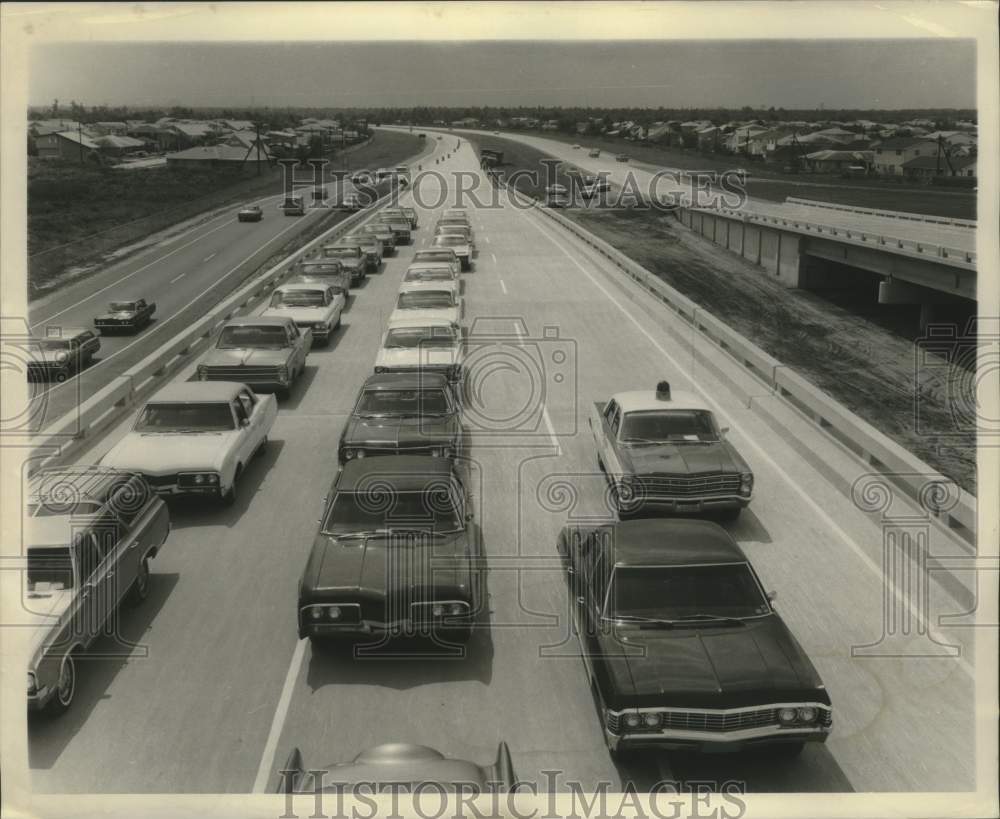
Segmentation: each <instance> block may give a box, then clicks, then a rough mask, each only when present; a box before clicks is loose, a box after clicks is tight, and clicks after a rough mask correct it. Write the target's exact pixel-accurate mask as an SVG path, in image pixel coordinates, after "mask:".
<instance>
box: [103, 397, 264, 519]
mask: <svg viewBox="0 0 1000 819" xmlns="http://www.w3.org/2000/svg"><path fill="white" fill-rule="evenodd" d="M277 416H278V402H277V399H276V398H275V397H274V396H273V395H257V394H256V393H254V391H253V390H252V389H250V388H249V387H248V386H246V385H245V384H237V383H236V382H234V381H188V382H184V383H181V384H171V385H170V386H168V387H165V388H164V389H162V390H160V392H158V393H157V394H156V395H154V396H153V397H152V398H151V399H150V400H149V402H148V403H147V404H146V406H144V407H143V408H142V410H141V411H140V412H139V415H138V417H137V418H136V421H135V424H134V425H133V427H132V429H131V431H130V432H128V433H127V434H126V435H125V437H124V438H122V439H121V440H120V441H119V442H118V443H117V444H115V446H114V447H112V449H111V451H110V452H108V454H107V455H105V456H104V457H103V458H102V459H101V464H102V465H103V466H111V467H115V468H116V469H125V470H129V471H132V472H139V473H141V474H142V476H143V477H144V478H145V479H146V481H147V482H148V483H149V485H150V486H152V487H153V489H154V490H155V491H156V492H157V494H160V495H207V496H209V497H213V498H219V499H221V500H222V502H223V503H225V504H226V505H227V506H228V505H230V504H232V503H233V502H234V501H235V500H236V484H237V482H238V481H239V478H240V475H241V474H242V473H243V470H244V469H245V468H246V466H247V464H248V463H249V462H250V459H251V458H252V457H253V456H254V455H255V454H257V452H259V451H260V450H261V449H262V448H263V447H264V445H265V444H266V443H267V435H268V433H269V432H270V431H271V427H273V426H274V420H275V418H277Z"/></svg>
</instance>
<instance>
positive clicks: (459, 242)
mask: <svg viewBox="0 0 1000 819" xmlns="http://www.w3.org/2000/svg"><path fill="white" fill-rule="evenodd" d="M431 246H432V247H435V248H438V247H448V248H451V249H452V250H453V251H454V253H455V255H456V256H457V257H458V260H459V262H461V264H462V270H469V269H470V268H471V267H472V245H471V244H469V240H468V239H467V238H466V237H465V236H459V235H456V234H454V233H447V234H443V235H438V236H435V237H434V243H433V244H432V245H431Z"/></svg>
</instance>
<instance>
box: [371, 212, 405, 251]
mask: <svg viewBox="0 0 1000 819" xmlns="http://www.w3.org/2000/svg"><path fill="white" fill-rule="evenodd" d="M376 221H377V222H381V223H382V224H383V225H385V226H386V227H388V228H389V230H391V231H392V234H393V236H394V237H395V238H396V244H397V245H408V244H410V242H411V240H412V239H411V235H410V232H411V231H412V230H413V228H412V227H410V219H409V217H408V216H404V215H402V214H399V215H396V216H394V215H392V214H391V213H380V214H379V215H378V216H377V217H376Z"/></svg>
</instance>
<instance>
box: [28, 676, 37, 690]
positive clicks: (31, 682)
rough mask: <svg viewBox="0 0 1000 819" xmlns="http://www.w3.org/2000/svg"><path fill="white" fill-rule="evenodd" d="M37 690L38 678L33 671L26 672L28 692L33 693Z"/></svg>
mask: <svg viewBox="0 0 1000 819" xmlns="http://www.w3.org/2000/svg"><path fill="white" fill-rule="evenodd" d="M37 691H38V679H37V678H36V677H35V673H34V672H33V671H29V672H28V694H29V695H33V694H35V693H36V692H37Z"/></svg>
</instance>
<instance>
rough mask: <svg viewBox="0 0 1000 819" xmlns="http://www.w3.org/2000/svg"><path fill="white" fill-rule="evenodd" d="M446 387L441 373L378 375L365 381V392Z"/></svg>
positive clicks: (445, 379)
mask: <svg viewBox="0 0 1000 819" xmlns="http://www.w3.org/2000/svg"><path fill="white" fill-rule="evenodd" d="M447 386H448V379H447V378H446V377H445V375H444V374H443V373H435V372H426V371H423V372H415V373H378V374H376V375H370V376H368V378H366V379H365V383H364V386H363V387H362V389H365V390H418V389H419V390H425V389H426V390H430V389H440V388H443V387H447Z"/></svg>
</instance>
